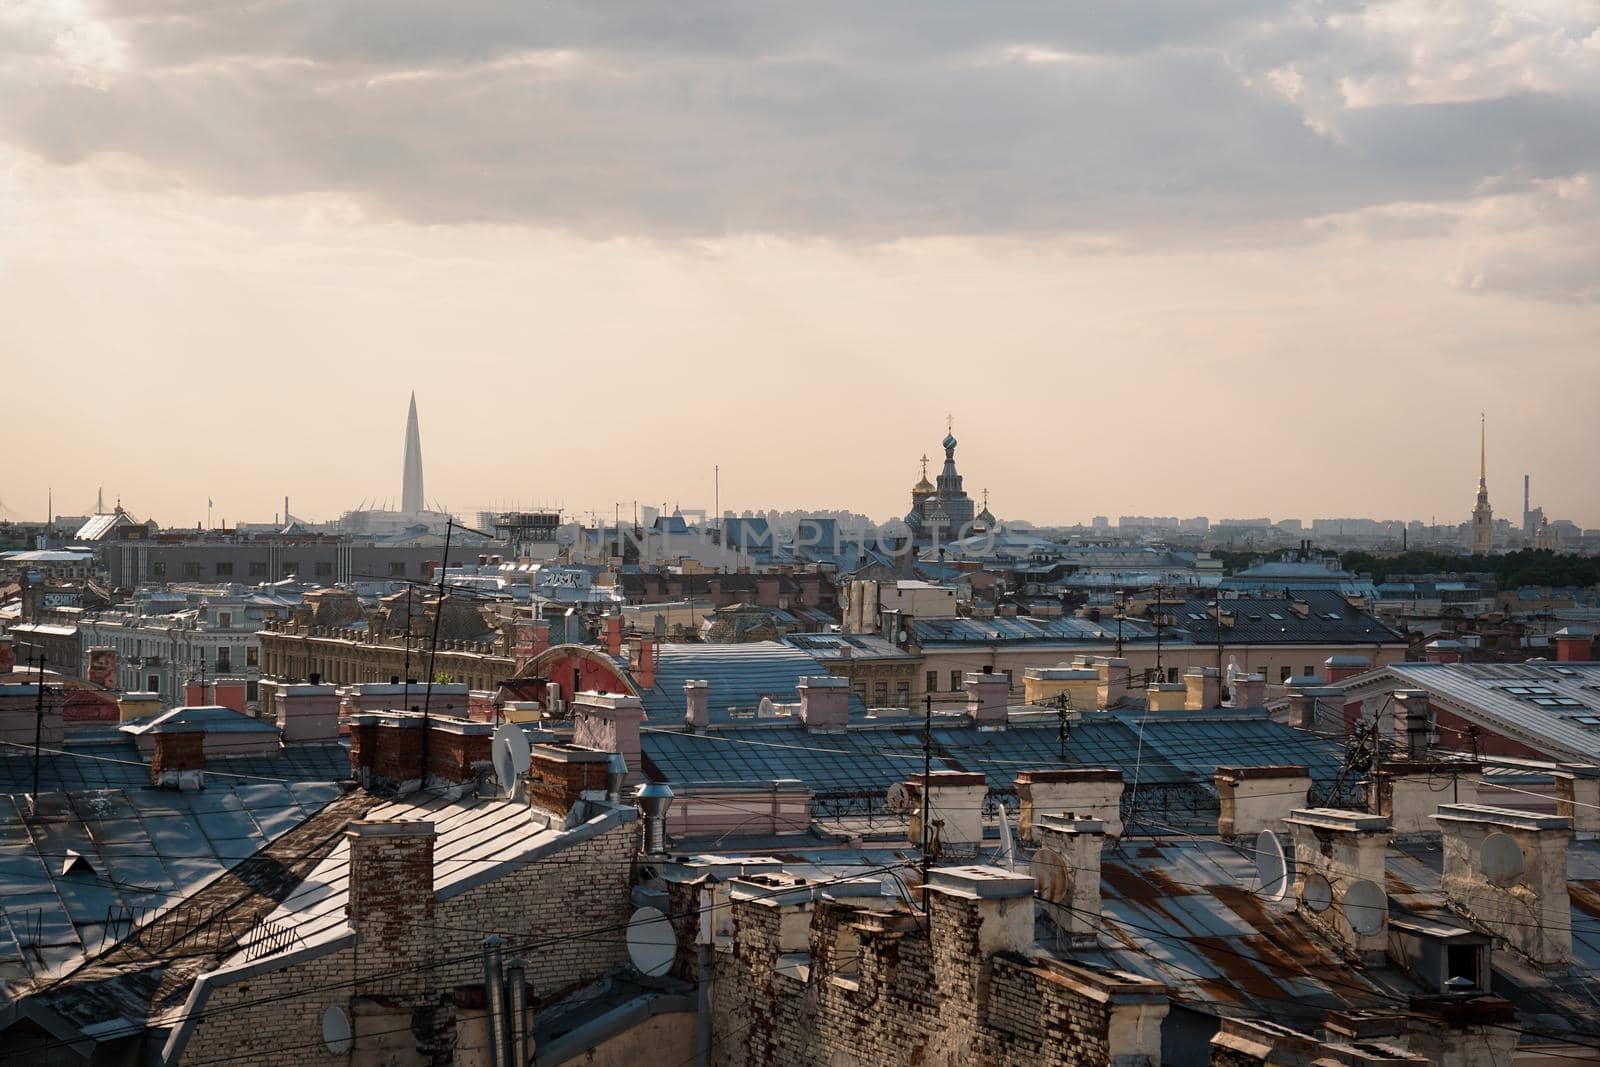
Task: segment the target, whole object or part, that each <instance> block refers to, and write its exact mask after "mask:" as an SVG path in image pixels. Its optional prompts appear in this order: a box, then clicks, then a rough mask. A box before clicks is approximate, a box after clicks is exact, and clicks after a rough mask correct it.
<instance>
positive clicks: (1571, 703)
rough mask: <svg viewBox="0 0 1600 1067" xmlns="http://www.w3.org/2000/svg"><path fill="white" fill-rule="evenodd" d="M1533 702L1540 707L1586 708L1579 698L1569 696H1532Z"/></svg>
mask: <svg viewBox="0 0 1600 1067" xmlns="http://www.w3.org/2000/svg"><path fill="white" fill-rule="evenodd" d="M1533 702H1534V703H1535V704H1537V705H1539V706H1540V707H1541V708H1586V707H1587V705H1585V704H1584V702H1583V701H1581V700H1574V699H1572V698H1571V697H1534V698H1533Z"/></svg>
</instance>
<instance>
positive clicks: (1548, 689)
mask: <svg viewBox="0 0 1600 1067" xmlns="http://www.w3.org/2000/svg"><path fill="white" fill-rule="evenodd" d="M1388 678H1393V679H1397V680H1398V681H1399V682H1400V684H1401V686H1403V687H1405V688H1416V689H1426V690H1428V692H1429V693H1431V694H1433V695H1434V697H1435V698H1437V699H1440V700H1442V701H1443V702H1445V703H1446V704H1447V705H1448V706H1449V707H1450V708H1451V709H1452V710H1453V711H1456V712H1457V713H1459V714H1461V715H1463V716H1464V717H1465V718H1468V719H1473V720H1476V721H1478V722H1479V723H1481V724H1482V725H1485V726H1488V727H1490V728H1492V729H1495V730H1496V731H1498V732H1504V733H1506V734H1507V735H1508V736H1511V737H1514V738H1519V739H1525V740H1526V741H1527V742H1528V743H1529V744H1530V745H1532V746H1533V747H1535V748H1537V749H1539V750H1540V751H1542V752H1544V753H1545V754H1546V755H1550V756H1559V757H1561V758H1564V759H1570V760H1577V761H1580V762H1589V761H1591V760H1592V759H1593V758H1594V753H1595V751H1596V749H1597V748H1600V663H1549V662H1543V663H1531V662H1530V663H1392V664H1389V665H1388V666H1386V667H1383V668H1380V669H1379V670H1376V671H1370V672H1368V673H1367V674H1364V675H1360V676H1358V677H1357V678H1354V679H1350V680H1348V681H1347V682H1346V683H1345V684H1346V686H1347V687H1348V688H1358V689H1365V688H1367V687H1369V686H1370V685H1371V684H1372V683H1375V682H1376V683H1382V682H1383V681H1384V680H1385V679H1388ZM1459 740H1460V739H1459V738H1451V737H1446V738H1445V742H1446V743H1447V744H1456V743H1458V742H1459Z"/></svg>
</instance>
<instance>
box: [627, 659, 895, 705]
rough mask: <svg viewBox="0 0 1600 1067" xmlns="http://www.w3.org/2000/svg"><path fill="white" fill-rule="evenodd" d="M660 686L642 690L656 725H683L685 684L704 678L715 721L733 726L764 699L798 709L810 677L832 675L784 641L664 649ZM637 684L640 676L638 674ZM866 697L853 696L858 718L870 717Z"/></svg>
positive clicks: (657, 676) (658, 674) (659, 668)
mask: <svg viewBox="0 0 1600 1067" xmlns="http://www.w3.org/2000/svg"><path fill="white" fill-rule="evenodd" d="M656 649H657V652H658V659H657V665H656V671H655V679H654V681H655V684H654V685H653V686H651V687H650V688H649V689H645V688H643V687H642V686H641V687H640V693H639V699H640V701H641V702H643V704H644V709H645V714H646V715H648V716H649V717H650V719H651V720H652V721H654V722H655V723H656V724H658V725H661V724H672V725H676V724H677V723H680V722H682V721H683V715H684V711H685V710H686V708H687V705H686V704H685V702H684V696H683V683H684V682H687V681H690V680H691V679H704V680H706V681H708V682H710V683H711V703H710V707H711V721H712V722H731V721H734V719H735V716H734V715H732V714H730V713H729V709H730V708H733V709H737V712H738V713H739V714H745V713H748V714H750V715H752V716H753V715H754V714H755V711H756V708H757V707H758V706H759V705H760V703H761V698H762V697H770V698H771V700H772V702H773V703H775V704H792V703H795V702H797V701H798V700H799V699H800V691H799V689H798V688H797V686H798V684H799V682H800V679H801V678H803V677H805V676H806V675H826V674H827V673H828V669H827V668H826V667H824V666H823V665H822V663H821V661H820V660H818V659H817V658H816V657H815V656H812V655H810V654H809V653H807V652H804V651H802V650H800V649H798V648H794V647H792V646H791V645H786V644H784V643H783V642H781V641H750V642H746V643H744V644H736V645H699V644H661V645H657V646H656ZM630 677H632V678H633V680H634V683H635V684H636V685H637V684H638V681H639V678H638V672H637V671H635V672H632V674H631V675H630ZM866 710H867V709H866V707H865V706H864V705H863V704H862V703H861V700H860V698H858V697H856V696H855V695H854V694H851V696H850V712H851V714H852V715H853V716H864V715H866Z"/></svg>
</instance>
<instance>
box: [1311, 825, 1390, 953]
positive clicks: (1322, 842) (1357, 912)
mask: <svg viewBox="0 0 1600 1067" xmlns="http://www.w3.org/2000/svg"><path fill="white" fill-rule="evenodd" d="M1287 821H1288V823H1289V832H1290V835H1291V836H1292V837H1293V839H1294V898H1295V901H1296V910H1297V911H1298V912H1299V913H1300V914H1301V915H1302V916H1303V917H1304V918H1305V919H1307V920H1308V921H1309V922H1311V923H1312V924H1313V925H1315V926H1317V927H1320V928H1321V929H1322V930H1324V931H1325V932H1326V933H1328V934H1329V935H1330V936H1332V937H1333V938H1334V939H1335V940H1337V941H1338V942H1340V943H1341V944H1343V945H1344V946H1345V947H1346V948H1348V949H1349V950H1350V951H1352V952H1354V953H1356V954H1358V955H1359V956H1360V957H1361V958H1362V960H1363V961H1365V962H1368V963H1381V962H1382V961H1383V960H1384V958H1385V953H1386V950H1387V947H1388V940H1389V939H1388V927H1389V906H1388V902H1389V898H1388V896H1387V894H1386V890H1385V888H1384V887H1385V884H1386V883H1385V878H1384V854H1385V852H1386V851H1387V850H1388V847H1389V820H1387V819H1385V818H1383V817H1382V816H1379V815H1366V814H1363V813H1361V812H1356V811H1343V810H1340V809H1338V808H1301V809H1298V810H1296V811H1294V812H1293V813H1291V814H1290V816H1289V818H1288V820H1287Z"/></svg>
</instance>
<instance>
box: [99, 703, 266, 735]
mask: <svg viewBox="0 0 1600 1067" xmlns="http://www.w3.org/2000/svg"><path fill="white" fill-rule="evenodd" d="M178 723H182V724H185V725H195V726H202V727H204V728H205V731H206V733H208V734H210V733H228V734H264V733H271V734H276V733H277V732H278V728H277V727H276V726H274V725H272V724H271V723H270V722H267V721H266V720H265V719H258V718H256V717H255V716H253V715H247V714H245V713H244V712H242V711H236V710H234V709H233V708H224V707H218V706H216V705H189V706H185V707H179V708H171V709H169V710H167V711H163V712H162V713H161V714H159V715H152V716H150V717H149V718H145V719H135V720H133V721H131V722H126V723H123V724H122V726H121V727H119V729H121V730H122V732H123V733H127V734H135V735H137V734H146V733H149V732H150V731H151V730H153V729H155V728H156V727H158V726H170V725H175V724H178Z"/></svg>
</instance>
